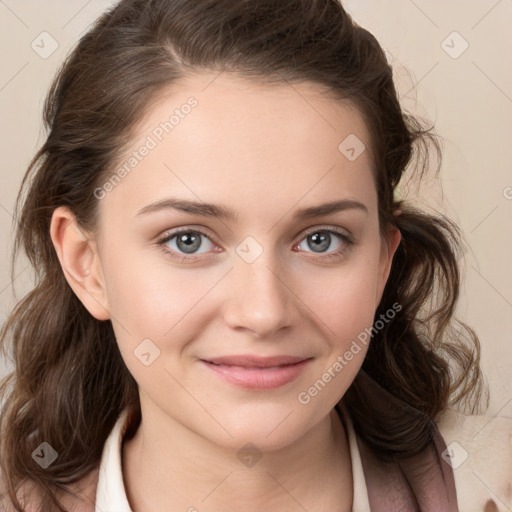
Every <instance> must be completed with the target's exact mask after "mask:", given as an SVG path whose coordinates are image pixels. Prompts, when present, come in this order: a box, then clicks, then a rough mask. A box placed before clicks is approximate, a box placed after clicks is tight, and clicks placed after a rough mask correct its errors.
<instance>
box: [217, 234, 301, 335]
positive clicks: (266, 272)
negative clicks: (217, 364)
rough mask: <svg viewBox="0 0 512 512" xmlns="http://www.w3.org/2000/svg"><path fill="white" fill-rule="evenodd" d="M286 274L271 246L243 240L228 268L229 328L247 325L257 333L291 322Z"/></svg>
mask: <svg viewBox="0 0 512 512" xmlns="http://www.w3.org/2000/svg"><path fill="white" fill-rule="evenodd" d="M258 245H259V244H258ZM286 276H287V273H286V272H285V270H284V269H283V268H282V265H281V264H280V262H279V261H278V259H277V258H276V257H275V255H274V252H273V251H272V250H271V249H270V248H265V250H263V247H262V246H261V245H259V247H258V246H257V245H256V244H255V243H254V241H251V240H247V241H245V243H244V242H242V243H241V244H240V245H239V246H238V247H237V254H236V255H235V262H234V268H233V271H232V272H231V283H230V285H229V286H230V289H231V298H230V301H229V305H228V307H227V310H226V313H225V318H226V322H227V323H228V324H229V325H230V326H231V327H232V328H246V329H248V330H250V331H252V332H253V334H254V335H255V336H256V337H267V336H270V335H272V334H273V333H275V332H277V331H278V330H279V329H282V328H284V327H287V326H290V325H292V324H293V323H294V321H295V320H296V319H297V318H298V315H297V311H296V304H295V301H294V296H293V293H292V292H291V291H290V289H289V288H288V285H287V283H286Z"/></svg>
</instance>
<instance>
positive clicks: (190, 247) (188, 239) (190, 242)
mask: <svg viewBox="0 0 512 512" xmlns="http://www.w3.org/2000/svg"><path fill="white" fill-rule="evenodd" d="M176 244H177V245H178V247H179V248H180V250H182V251H184V252H190V253H191V252H194V251H196V250H197V249H199V246H200V245H201V242H200V239H199V237H198V236H195V235H192V234H190V233H185V234H183V235H180V236H178V240H177V241H176Z"/></svg>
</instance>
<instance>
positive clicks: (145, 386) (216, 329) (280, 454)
mask: <svg viewBox="0 0 512 512" xmlns="http://www.w3.org/2000/svg"><path fill="white" fill-rule="evenodd" d="M213 78H214V77H213V76H212V75H207V74H197V75H193V76H192V75H191V76H189V77H187V78H186V79H183V80H181V81H180V82H179V83H178V84H174V85H173V86H172V87H171V88H168V89H166V90H165V91H162V94H160V95H159V97H158V98H157V99H156V100H155V101H154V102H153V103H152V104H151V105H150V107H149V108H148V110H147V112H146V116H145V117H144V118H143V119H142V120H141V122H140V123H139V125H138V126H137V128H136V131H135V132H134V135H133V137H132V143H131V144H130V146H129V147H128V148H126V153H125V155H124V156H127V155H129V154H130V153H131V152H132V151H133V150H136V149H137V148H139V147H140V146H141V144H143V142H144V141H145V140H146V139H147V137H148V135H150V134H151V133H152V130H154V128H155V127H156V126H158V125H159V123H161V122H162V121H165V120H166V119H168V118H169V112H172V111H173V110H174V109H176V108H179V107H180V106H181V105H183V104H184V103H186V101H187V99H188V98H189V97H190V96H194V97H195V98H196V99H197V101H198V105H197V106H196V107H195V108H194V109H192V111H191V113H190V114H189V115H188V116H185V117H184V118H183V119H181V120H180V123H179V125H177V126H176V127H175V128H174V130H173V131H172V132H171V133H169V134H166V135H165V136H164V137H163V138H162V141H160V142H159V144H158V145H157V147H155V148H154V149H152V150H151V151H150V152H149V154H148V155H147V156H146V157H145V158H144V159H142V161H141V162H140V163H138V165H137V166H136V168H135V169H134V170H133V171H132V172H131V173H130V174H128V175H127V176H126V177H125V178H124V179H123V180H122V181H121V183H119V184H117V185H116V186H115V187H114V188H113V189H112V190H111V191H110V192H108V193H107V194H105V197H104V198H103V199H101V200H99V202H98V207H99V213H100V215H99V225H98V230H97V232H96V233H86V232H84V230H83V229H82V228H80V227H79V226H77V224H76V222H75V220H74V217H73V215H72V213H71V212H69V211H68V210H67V209H66V208H63V207H60V208H57V209H56V210H55V212H54V215H53V218H52V225H51V236H52V240H53V243H54V246H55V249H56V251H57V254H58V257H59V260H60V262H61V265H62V268H63V271H64V273H65V275H66V278H67V280H68V282H69V284H70V285H71V287H72V288H73V290H74V292H75V293H76V295H77V296H78V297H79V298H80V300H81V301H82V303H83V304H84V306H85V307H86V308H87V309H88V310H89V312H90V313H91V315H93V316H94V317H95V318H97V319H100V320H108V319H110V320H111V321H112V324H113V327H114V331H115V334H116V338H117V342H118V345H119V348H120V351H121V354H122V357H123V359H124V361H125V363H126V365H127V367H128V369H129V371H130V372H131V374H132V375H133V376H134V378H135V379H136V381H137V382H138V384H139V393H140V400H141V408H142V423H141V426H140V427H139V429H138V431H137V433H136V435H135V437H134V438H133V439H132V440H130V441H129V442H126V443H125V445H124V448H123V475H124V480H125V486H126V491H127V496H128V499H129V501H130V504H131V506H132V508H133V510H134V511H135V512H140V511H142V510H144V511H163V510H189V509H190V510H193V509H192V508H191V507H195V508H196V509H197V510H199V511H201V512H203V511H204V512H206V511H217V510H223V511H231V510H245V511H260V510H263V509H264V510H266V511H267V512H272V511H282V510H303V508H305V509H307V510H308V511H310V512H317V511H323V510H351V506H352V493H353V491H352V473H351V471H352V469H351V463H350V452H349V448H348V443H347V438H346V432H345V428H344V426H343V424H342V422H341V421H340V419H339V417H338V415H337V413H336V412H335V411H334V410H333V406H334V405H335V404H336V403H337V402H338V401H339V400H340V398H341V397H342V396H343V394H344V393H345V391H346V390H347V388H348V387H349V386H350V384H351V382H352V381H353V379H354V377H355V375H356V374H357V372H358V370H359V368H360V367H361V364H362V362H363V358H364V355H365V353H366V350H367V347H365V346H364V345H363V344H360V345H361V349H362V350H361V351H360V352H359V353H358V354H357V355H355V356H354V358H353V359H352V360H351V361H350V362H348V364H347V365H346V366H344V368H343V370H342V371H341V372H339V373H337V375H336V377H335V378H333V379H332V380H331V382H329V383H328V384H327V385H326V386H325V388H323V389H322V390H321V392H319V393H318V394H317V395H316V396H314V397H312V398H311V400H310V402H309V403H308V404H301V403H300V402H299V401H298V398H297V397H298V394H299V393H300V392H303V391H307V390H308V388H310V387H311V386H312V385H313V384H314V383H315V382H316V381H317V380H318V379H320V378H321V377H322V374H323V373H324V372H325V371H326V370H327V369H328V368H329V367H332V365H333V363H334V362H335V361H336V359H337V357H338V356H339V355H340V354H343V353H345V351H346V350H348V349H349V347H350V346H351V344H352V342H353V340H354V339H356V337H357V335H358V334H359V333H361V332H363V331H364V329H365V328H370V327H371V326H372V323H373V316H374V313H375V310H376V308H377V306H378V304H379V302H380V299H381V297H382V292H383V289H384V286H385V283H386V280H387V278H388V275H389V270H390V266H391V262H392V258H393V254H394V252H395V250H396V248H397V246H398V244H399V242H400V232H399V231H398V230H393V231H390V232H389V234H388V236H387V237H385V238H382V237H381V236H380V234H379V223H378V215H377V193H376V189H375V184H374V181H373V177H372V168H371V165H372V162H371V158H370V154H369V151H368V150H366V151H363V153H362V154H361V155H360V156H359V157H358V158H357V159H355V160H354V161H350V160H349V159H347V158H346V156H345V155H344V154H342V153H341V152H340V151H339V150H338V145H339V144H340V142H342V141H343V140H344V139H345V138H346V137H347V136H348V135H349V134H355V135H356V136H357V137H358V138H359V139H360V140H361V141H362V142H363V143H364V144H365V145H366V147H367V148H368V147H369V144H370V141H369V136H368V132H367V129H366V127H365V125H364V122H363V120H362V117H361V116H360V114H359V112H358V111H357V109H355V108H354V107H353V106H351V105H350V104H349V103H346V102H343V103H342V102H339V101H335V100H333V99H329V98H327V97H326V96H322V95H321V94H320V92H319V89H318V87H317V86H316V85H314V84H306V83H304V84H300V85H298V84H293V85H290V84H287V83H283V84H279V85H272V86H271V85H265V84H262V83H257V82H255V81H250V80H248V79H243V78H240V77H237V76H236V75H233V74H227V73H223V74H221V75H220V76H218V77H217V78H215V80H213ZM212 80H213V81H212ZM120 161H123V158H120ZM171 196H172V197H178V198H183V199H188V200H194V201H202V202H208V203H216V204H222V205H225V206H229V207H230V208H232V209H234V210H235V212H236V213H237V219H236V220H224V219H222V220H221V219H219V218H214V217H207V216H200V215H197V214H191V213H186V212H182V211H178V210H175V209H166V210H161V211H158V212H153V213H149V214H145V215H137V213H138V212H139V210H141V209H142V208H143V207H145V206H146V205H148V204H150V203H153V202H155V201H159V200H161V199H165V198H168V197H171ZM340 199H351V200H356V201H359V202H361V203H363V204H364V205H365V206H366V208H367V212H365V211H363V210H359V209H347V210H344V211H340V212H337V213H331V214H328V215H324V216H322V217H317V218H311V219H306V220H302V221H297V220H294V219H293V214H294V213H295V211H296V210H298V209H300V208H304V207H308V206H315V205H319V204H321V203H324V202H329V201H335V200H340ZM181 227H185V228H189V229H190V230H191V231H193V230H194V229H197V228H199V229H201V230H202V231H204V232H205V233H206V234H207V236H208V238H204V237H203V238H201V246H200V248H199V249H197V250H196V253H195V259H190V260H187V261H181V260H180V252H181V254H183V251H180V247H181V248H183V246H178V245H177V243H176V238H174V239H172V240H170V241H168V242H167V243H166V245H165V247H167V249H168V250H171V251H172V250H174V251H177V252H176V253H175V255H176V258H172V257H171V256H170V255H169V254H168V253H165V251H164V249H163V246H159V245H158V244H157V243H156V242H157V239H158V238H159V237H161V238H162V237H163V235H165V234H166V233H169V231H171V230H175V229H176V228H181ZM310 228H314V229H310ZM317 228H318V229H320V228H322V229H330V228H333V229H336V228H338V229H340V230H341V231H342V232H343V233H349V234H351V235H352V236H353V237H354V239H355V240H356V242H355V243H354V245H348V244H346V242H344V240H343V239H341V238H339V237H338V236H337V235H336V234H334V233H333V234H331V243H330V245H328V246H327V248H321V249H320V252H316V251H315V247H316V246H315V245H314V243H312V242H311V240H308V237H307V235H308V234H313V233H315V230H316V229H317ZM306 230H307V231H308V232H307V233H306ZM321 233H322V232H321ZM248 236H250V237H252V238H253V239H254V240H255V241H256V242H257V244H258V245H259V247H261V249H262V251H263V252H262V253H261V254H260V255H259V257H257V258H256V259H255V260H254V261H252V262H248V261H246V260H245V259H244V258H243V257H241V256H240V255H239V253H237V251H236V249H237V247H240V246H241V247H244V245H243V244H242V242H243V241H244V240H245V239H246V237H248ZM241 244H242V245H241ZM246 247H247V246H246ZM254 247H255V246H251V247H250V248H249V251H253V252H252V253H251V254H255V253H254V250H255V249H254ZM338 249H341V250H342V251H343V252H342V253H341V254H338V255H336V252H337V250H338ZM328 255H333V256H332V257H331V258H329V257H328ZM191 256H192V257H194V254H192V255H191ZM144 339H150V340H151V341H152V343H154V344H155V345H156V346H157V347H158V349H159V350H160V355H159V357H157V358H156V359H154V361H153V362H151V364H149V365H148V366H146V365H144V364H143V363H142V362H141V360H139V359H138V358H137V357H136V356H135V355H134V350H135V349H136V348H137V346H139V344H140V343H141V342H142V340H144ZM233 354H255V355H260V356H270V355H282V354H286V355H299V356H303V357H311V358H313V359H312V361H310V363H309V365H308V366H307V367H306V368H305V369H304V371H303V372H302V373H301V375H299V377H298V378H297V379H295V380H294V381H293V382H290V383H288V384H286V385H284V386H282V387H280V388H277V389H271V390H254V389H249V390H248V389H242V388H240V387H237V386H235V385H233V384H231V383H228V382H225V381H224V380H222V379H220V378H219V377H218V376H217V375H216V374H214V373H213V372H212V371H210V370H209V369H208V368H206V367H205V366H204V365H203V363H201V362H200V361H199V359H201V358H206V359H208V358H213V357H218V356H225V355H233ZM246 443H252V444H253V445H255V446H256V447H257V448H258V450H259V451H260V453H261V454H262V457H261V459H260V460H259V461H258V462H257V463H256V464H255V465H254V466H253V467H250V468H249V467H246V466H245V465H244V464H242V463H241V461H240V460H239V458H238V457H237V452H238V451H239V450H240V449H241V447H243V446H244V445H245V444H246Z"/></svg>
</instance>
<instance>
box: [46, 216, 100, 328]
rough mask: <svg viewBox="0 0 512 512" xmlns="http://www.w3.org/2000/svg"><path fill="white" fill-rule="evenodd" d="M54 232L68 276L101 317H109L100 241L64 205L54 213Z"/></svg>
mask: <svg viewBox="0 0 512 512" xmlns="http://www.w3.org/2000/svg"><path fill="white" fill-rule="evenodd" d="M50 236H51V239H52V242H53V246H54V247H55V251H56V252H57V257H58V258H59V261H60V265H61V267H62V271H63V273H64V276H65V278H66V280H67V282H68V283H69V286H71V288H72V290H73V291H74V293H75V295H76V296H77V297H78V298H79V299H80V301H81V302H82V304H83V305H84V306H85V307H86V308H87V310H88V311H89V313H91V315H92V316H93V317H94V318H96V319H97V320H108V319H109V318H110V313H109V310H108V302H107V295H106V289H105V283H104V279H103V274H102V271H101V263H100V259H99V254H98V251H97V247H96V244H95V242H94V240H92V239H91V238H90V237H89V236H88V235H87V233H85V232H84V231H83V230H82V229H81V228H80V226H79V225H78V223H77V221H76V218H75V216H74V215H73V213H72V212H71V211H70V210H69V208H66V207H64V206H59V207H58V208H56V209H55V211H54V212H53V215H52V220H51V226H50Z"/></svg>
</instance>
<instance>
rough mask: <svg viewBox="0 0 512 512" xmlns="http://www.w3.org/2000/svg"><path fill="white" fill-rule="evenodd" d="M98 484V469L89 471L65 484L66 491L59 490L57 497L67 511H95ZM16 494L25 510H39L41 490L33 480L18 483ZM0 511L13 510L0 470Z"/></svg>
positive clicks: (30, 511)
mask: <svg viewBox="0 0 512 512" xmlns="http://www.w3.org/2000/svg"><path fill="white" fill-rule="evenodd" d="M97 484H98V469H97V468H96V469H94V470H92V471H90V472H89V473H88V474H87V475H85V476H84V477H82V478H81V479H80V480H78V481H77V482H75V483H73V484H70V485H68V486H66V489H67V490H66V491H59V492H58V493H57V498H58V499H59V500H60V501H61V503H62V505H63V506H64V507H65V508H66V510H69V512H95V510H96V507H95V499H96V488H97ZM16 496H17V498H18V500H20V502H21V504H22V506H23V507H24V509H25V512H39V511H40V505H41V501H42V491H41V489H39V488H38V486H37V485H36V484H35V482H33V481H30V480H29V481H27V482H24V483H23V484H21V485H20V487H19V489H18V491H17V493H16ZM0 505H1V508H0V511H1V512H15V510H16V509H15V507H14V504H13V503H12V502H11V500H10V499H9V497H8V496H7V495H6V484H5V479H4V477H3V475H2V472H1V471H0Z"/></svg>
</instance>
